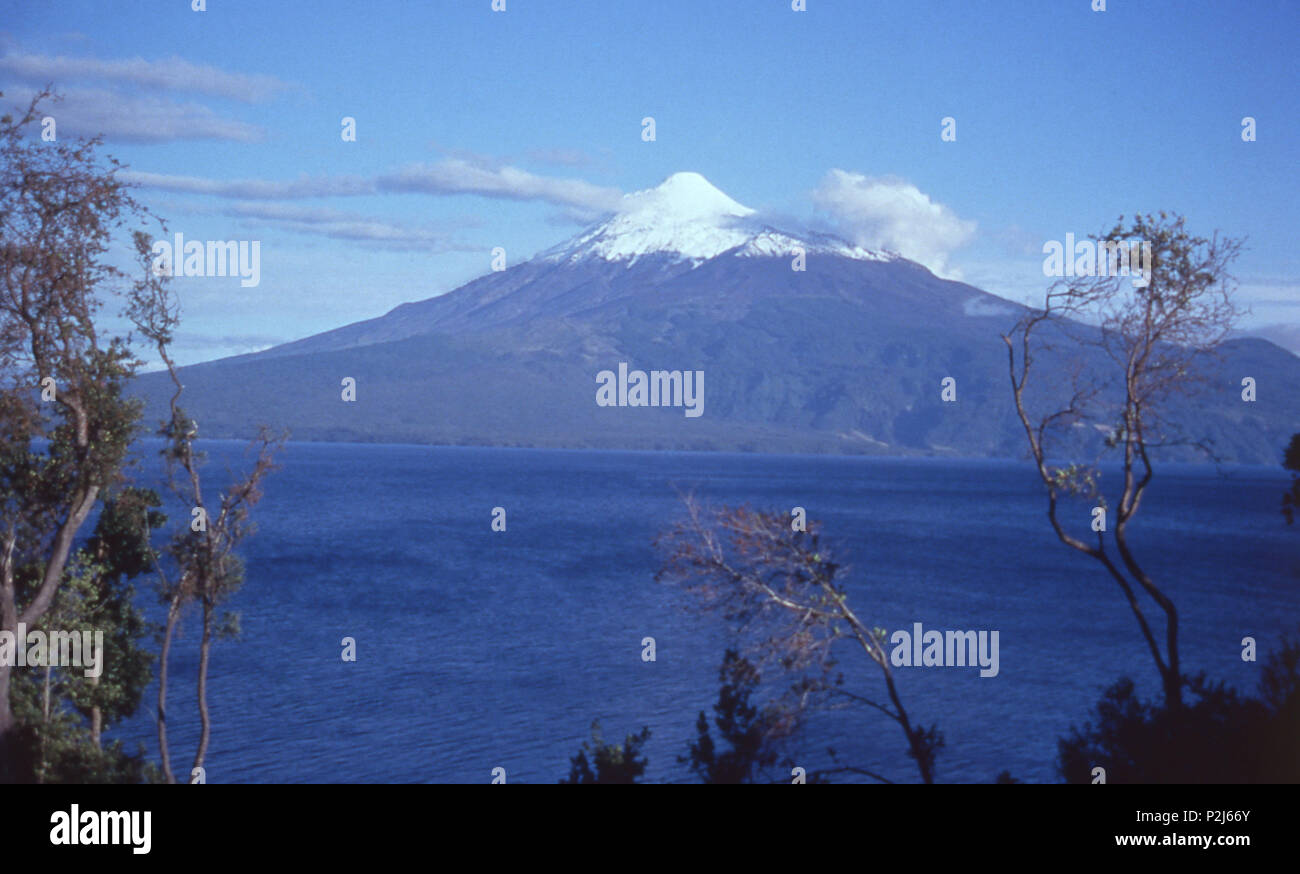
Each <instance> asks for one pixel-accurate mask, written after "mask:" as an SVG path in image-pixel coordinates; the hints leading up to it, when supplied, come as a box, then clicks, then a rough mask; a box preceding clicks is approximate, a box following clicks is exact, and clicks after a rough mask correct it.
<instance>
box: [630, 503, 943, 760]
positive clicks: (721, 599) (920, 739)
mask: <svg viewBox="0 0 1300 874" xmlns="http://www.w3.org/2000/svg"><path fill="white" fill-rule="evenodd" d="M656 544H657V546H658V547H659V548H660V549H661V551H663V552H664V553H665V559H664V562H663V565H662V566H661V568H660V570H659V572H658V573H657V574H656V577H655V578H656V579H657V580H659V581H661V582H668V583H672V584H675V585H680V586H681V587H682V588H683V589H684V590H685V591H686V592H688V593H689V594H691V595H692V596H694V597H695V598H696V600H697V602H698V603H699V605H700V607H701V608H702V609H703V610H708V611H718V612H721V613H722V614H723V616H724V617H725V618H726V619H727V620H728V621H730V622H732V623H734V624H735V625H736V627H737V628H738V629H739V630H740V631H742V632H743V633H744V634H745V635H746V636H747V637H748V639H749V640H750V641H751V643H750V645H749V646H748V649H747V657H752V658H753V659H754V660H755V661H756V663H757V665H758V666H759V667H762V666H764V665H766V664H769V663H771V664H775V665H778V666H779V667H780V668H781V669H782V670H784V671H786V672H787V673H788V675H789V676H791V677H793V678H794V679H793V681H792V682H791V685H790V689H789V691H788V693H787V705H788V706H787V707H786V709H785V710H784V713H785V714H786V716H785V719H784V723H783V725H782V726H781V731H783V732H787V733H788V732H790V731H793V730H794V727H795V725H796V724H797V720H798V719H799V716H800V714H801V713H802V712H804V711H805V710H806V709H807V708H808V707H809V706H810V705H811V704H812V702H814V701H815V700H817V699H820V698H823V697H827V696H841V697H843V698H847V699H849V700H851V701H853V702H856V703H861V704H866V705H868V706H869V707H871V708H873V709H874V710H876V711H878V712H880V713H883V714H885V715H886V716H888V717H889V718H890V719H891V720H893V721H894V722H896V723H897V724H898V726H899V728H900V729H901V730H902V731H903V735H904V737H905V738H906V740H907V749H908V754H909V755H910V756H911V758H912V759H913V760H914V761H915V762H916V766H917V769H918V771H919V772H920V776H921V780H922V782H924V783H932V782H933V781H934V760H935V755H936V753H937V752H938V750H939V749H940V748H941V747H942V745H943V738H942V736H941V735H940V734H939V733H938V731H937V730H936V729H935V727H934V726H930V727H928V728H926V727H922V726H919V725H915V724H913V722H912V720H911V718H910V717H909V716H908V713H907V710H906V709H905V708H904V707H903V702H902V698H901V697H900V696H899V694H898V688H897V686H896V685H895V683H894V676H893V671H892V669H891V667H890V662H889V655H888V653H887V652H886V650H885V645H884V642H885V639H886V632H885V631H884V629H880V628H872V627H869V626H867V625H866V624H865V623H864V622H863V621H862V620H861V619H859V618H858V616H857V614H856V613H855V612H854V610H853V609H852V608H851V607H850V606H849V598H848V592H847V591H846V590H845V588H844V584H843V582H842V580H841V577H842V574H843V570H844V569H843V568H842V567H841V566H840V565H839V564H838V563H837V562H835V561H833V560H832V558H831V556H830V552H829V549H828V548H827V547H825V546H823V545H822V543H821V535H820V531H819V525H818V524H817V523H809V524H808V530H807V531H795V530H792V526H791V523H790V521H789V520H788V519H787V518H785V517H784V516H782V515H781V514H779V513H768V512H760V511H755V510H752V509H750V508H748V507H722V508H718V509H707V508H704V507H702V506H701V505H700V504H698V503H697V502H696V501H695V500H694V499H693V498H689V497H688V498H687V499H686V516H685V518H684V519H683V520H681V521H679V522H677V523H675V524H674V525H673V526H671V527H670V528H669V529H668V530H667V531H666V532H664V533H663V534H661V535H660V537H659V538H658V539H657V541H656ZM839 641H849V642H850V643H851V644H856V648H857V649H859V650H861V652H862V653H863V654H864V655H865V656H866V657H867V659H868V661H869V662H870V663H871V664H872V665H873V666H874V669H875V671H877V672H878V673H879V675H880V679H881V680H882V681H883V682H884V686H885V693H886V695H887V696H888V703H880V702H877V701H875V700H873V699H871V698H869V697H866V696H864V695H859V694H855V693H851V692H848V691H847V690H845V689H843V688H841V683H840V679H842V678H836V679H832V672H833V670H834V669H835V667H836V664H837V663H836V662H835V660H834V659H833V658H832V648H833V647H834V645H835V644H836V643H837V642H839ZM854 770H858V769H854ZM862 773H869V772H862ZM870 776H872V777H875V778H876V779H879V780H882V781H884V782H888V781H885V780H884V778H883V777H881V776H880V775H877V774H870Z"/></svg>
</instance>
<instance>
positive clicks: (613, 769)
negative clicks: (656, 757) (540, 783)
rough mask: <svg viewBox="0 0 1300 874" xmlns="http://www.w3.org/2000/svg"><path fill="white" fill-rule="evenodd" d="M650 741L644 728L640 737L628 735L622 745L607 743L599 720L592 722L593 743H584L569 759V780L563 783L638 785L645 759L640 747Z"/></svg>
mask: <svg viewBox="0 0 1300 874" xmlns="http://www.w3.org/2000/svg"><path fill="white" fill-rule="evenodd" d="M649 739H650V729H649V728H642V729H641V731H640V733H639V734H629V735H628V736H627V737H626V738H624V740H623V743H621V744H610V743H605V741H604V738H603V737H602V736H601V732H600V721H599V720H596V721H593V722H592V723H591V740H590V741H583V743H582V749H581V750H579V751H578V754H577V755H576V756H574V757H573V758H572V759H570V760H569V762H570V766H569V778H568V779H567V780H561V781H560V782H561V783H567V784H589V785H594V784H613V783H635V782H636V781H637V778H638V777H641V776H643V775H644V774H645V769H646V760H645V758H644V757H642V755H641V748H642V747H643V746H644V745H645V742H646V741H647V740H649ZM593 765H594V767H593Z"/></svg>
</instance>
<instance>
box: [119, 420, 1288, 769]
mask: <svg viewBox="0 0 1300 874" xmlns="http://www.w3.org/2000/svg"><path fill="white" fill-rule="evenodd" d="M206 448H207V450H208V452H209V454H210V459H211V463H210V465H209V471H210V472H209V474H208V477H209V479H210V481H211V482H210V483H209V487H210V488H211V487H214V486H215V485H217V484H218V481H219V480H220V479H221V471H223V470H225V469H227V467H234V468H239V467H241V465H242V463H243V462H244V461H245V460H246V457H245V456H244V455H243V444H235V443H221V442H216V443H209V444H208V445H207V447H206ZM281 461H282V463H283V468H282V469H281V470H280V471H278V472H276V473H275V474H273V475H272V477H271V479H270V480H269V481H268V483H267V488H266V497H265V499H264V501H263V503H262V504H261V505H260V506H259V507H258V508H257V510H256V512H255V518H256V521H257V523H258V526H259V530H258V533H257V534H256V535H255V536H254V537H253V538H252V539H251V540H249V541H248V542H247V544H246V545H245V547H244V548H243V550H242V555H243V556H244V558H245V559H246V561H247V566H248V567H247V571H248V572H247V577H248V578H247V582H246V584H245V586H244V588H243V590H242V591H241V592H240V594H239V595H238V596H237V597H236V598H235V600H234V602H233V604H232V607H233V608H234V609H236V610H238V611H239V612H240V613H241V614H242V626H243V633H242V636H241V637H240V638H238V639H237V640H234V641H226V642H221V643H219V644H217V645H216V646H215V647H214V651H213V658H212V674H211V692H210V699H211V706H212V714H213V721H214V726H213V734H212V744H211V749H210V752H209V755H208V760H207V774H208V780H209V782H214V783H216V782H353V781H364V782H476V783H486V782H489V781H490V780H491V774H492V769H493V768H495V767H503V768H505V769H506V772H507V775H508V776H507V779H508V780H509V781H510V782H554V781H556V780H558V779H560V778H561V777H563V776H565V775H566V774H567V772H568V763H569V757H570V756H572V755H573V754H574V753H575V752H576V751H577V749H578V747H579V745H580V743H581V741H582V740H583V739H584V738H586V737H587V734H588V726H589V724H590V722H591V720H592V719H593V718H599V719H600V720H601V722H602V724H603V726H604V729H605V735H606V737H615V736H616V737H618V738H621V737H622V736H623V734H625V733H627V732H629V731H633V730H638V729H640V728H641V727H642V726H649V727H650V729H651V731H652V736H651V739H650V742H649V743H648V744H647V746H646V748H645V752H646V756H647V758H648V759H649V770H648V772H647V779H649V780H652V781H666V780H685V779H688V778H689V774H688V773H687V772H686V770H685V768H684V766H682V765H680V764H678V763H677V761H676V757H677V756H678V755H681V754H683V753H684V752H685V750H686V746H687V743H688V742H689V741H690V740H691V739H692V738H693V737H694V723H695V718H696V715H697V713H698V712H699V711H700V710H701V709H709V708H711V706H712V703H713V701H714V700H715V698H716V695H717V679H716V675H717V665H718V663H719V661H720V659H721V656H722V653H723V650H724V649H725V647H726V646H727V645H728V642H729V640H730V638H729V637H728V632H727V629H726V627H725V626H724V624H723V623H722V622H721V620H719V619H716V618H712V617H706V616H700V615H698V614H697V613H694V612H692V611H691V610H689V609H685V608H687V607H688V606H689V604H690V602H689V601H687V600H685V598H684V596H683V595H681V594H680V593H678V592H677V591H675V590H673V589H671V588H668V587H666V586H664V585H661V584H658V583H655V582H654V580H653V574H654V571H655V569H656V567H657V562H658V557H657V555H656V553H655V551H654V549H653V548H652V545H651V541H652V539H653V538H654V536H655V535H656V534H657V533H658V532H660V531H661V530H662V529H663V528H664V527H665V526H666V525H667V524H668V523H669V522H670V521H671V520H672V519H673V518H674V517H675V516H676V515H677V514H679V512H680V508H681V500H680V497H679V495H680V493H683V492H687V491H693V492H694V493H696V494H697V495H699V496H701V497H704V498H707V499H709V500H710V501H713V502H719V503H742V502H748V503H750V504H753V505H756V506H763V507H770V508H773V509H780V510H782V511H783V512H786V513H788V512H789V508H791V507H793V506H796V505H798V506H803V507H805V508H807V511H808V514H809V517H810V518H811V519H815V520H819V521H821V522H822V523H823V524H824V534H825V537H826V539H827V540H828V541H829V542H830V543H832V544H834V545H835V549H836V554H837V556H838V557H839V558H840V559H841V560H847V561H848V562H849V563H851V564H852V570H851V576H850V580H851V582H850V584H849V590H850V592H851V603H852V604H853V606H854V607H855V609H856V611H857V613H858V614H859V616H860V617H862V618H863V619H864V620H865V621H867V622H869V623H871V624H874V625H879V626H883V627H885V628H888V629H890V630H893V629H897V628H909V629H910V628H911V627H912V623H913V622H922V623H923V625H924V626H925V627H926V628H927V629H929V628H937V629H996V630H998V631H999V632H1000V671H999V674H998V676H996V677H991V678H981V677H980V676H979V674H978V670H977V669H971V668H899V669H897V676H898V683H899V688H900V691H901V694H902V696H903V700H904V703H905V704H906V706H907V707H908V709H909V711H910V713H911V714H912V716H913V717H914V719H915V720H917V721H919V722H922V723H925V724H929V723H937V724H938V727H939V729H940V730H941V731H942V732H943V733H944V734H945V736H946V739H947V746H946V748H945V749H944V750H943V751H942V752H941V754H940V756H939V760H938V767H937V777H938V779H939V780H940V781H944V782H969V781H985V782H986V781H991V780H992V779H993V778H994V776H995V775H996V774H997V773H998V772H999V771H1001V770H1003V769H1009V770H1010V771H1011V772H1012V773H1013V774H1014V775H1015V776H1017V777H1019V778H1020V779H1023V780H1027V781H1048V780H1055V779H1057V778H1056V774H1055V767H1054V760H1055V755H1056V741H1057V739H1058V738H1059V737H1060V736H1062V735H1063V734H1065V733H1066V732H1067V731H1068V729H1069V727H1070V725H1071V724H1072V723H1081V722H1082V721H1083V720H1084V719H1086V718H1087V716H1088V714H1089V711H1090V709H1091V708H1092V706H1093V705H1094V703H1095V702H1096V700H1097V698H1098V697H1099V695H1100V694H1101V692H1102V691H1103V689H1104V688H1105V687H1106V686H1107V685H1109V684H1110V683H1111V682H1113V681H1114V680H1115V679H1117V678H1118V677H1120V676H1121V675H1125V674H1128V675H1131V676H1133V677H1134V678H1135V679H1136V680H1137V681H1138V684H1139V690H1140V691H1143V692H1145V693H1147V694H1150V695H1154V694H1156V693H1157V692H1158V682H1157V676H1156V673H1155V670H1154V668H1153V667H1152V666H1151V662H1150V657H1149V655H1148V653H1147V652H1146V650H1145V648H1144V646H1143V644H1142V642H1141V638H1140V635H1139V632H1138V629H1137V625H1136V623H1135V621H1134V619H1133V617H1132V614H1131V613H1130V612H1129V610H1128V608H1127V606H1126V604H1125V602H1124V600H1123V598H1122V596H1121V594H1120V592H1119V590H1118V588H1117V587H1116V585H1115V584H1114V583H1113V582H1112V581H1111V580H1110V579H1109V578H1108V577H1107V576H1106V575H1105V573H1104V572H1103V571H1102V570H1101V568H1100V567H1099V566H1097V565H1096V563H1095V562H1093V561H1091V560H1090V559H1087V558H1086V557H1084V556H1081V555H1078V554H1077V553H1074V552H1073V551H1071V550H1069V549H1067V548H1066V547H1064V546H1063V545H1061V544H1060V543H1059V542H1058V541H1057V540H1056V539H1055V537H1054V535H1053V534H1052V533H1051V530H1050V528H1049V527H1048V524H1047V521H1046V517H1045V513H1044V509H1045V508H1044V502H1043V497H1042V493H1041V488H1040V487H1039V485H1038V483H1037V480H1036V478H1035V476H1034V474H1033V471H1032V469H1031V468H1030V467H1029V466H1028V464H1027V463H1023V462H990V461H948V460H900V459H874V458H841V457H803V456H800V457H792V456H765V455H733V454H713V453H632V452H585V451H547V450H512V449H477V448H431V447H420V446H392V445H352V444H304V443H295V444H290V445H289V446H287V447H286V448H285V450H284V451H283V453H282V455H281ZM140 478H141V481H142V482H147V481H148V480H149V474H148V471H142V472H141V476H140ZM1285 482H1286V477H1285V476H1284V474H1283V472H1282V470H1281V469H1280V468H1259V467H1249V468H1244V467H1237V468H1230V469H1226V470H1216V469H1215V468H1213V467H1208V466H1204V467H1203V466H1181V467H1169V468H1165V469H1162V470H1161V471H1160V472H1159V475H1158V477H1157V479H1156V481H1155V484H1154V485H1153V487H1152V489H1151V491H1150V493H1149V495H1148V497H1147V501H1146V503H1145V505H1144V507H1143V510H1142V513H1141V515H1140V517H1139V519H1138V520H1137V521H1135V522H1134V523H1133V527H1132V528H1131V529H1130V534H1131V540H1132V542H1133V545H1134V547H1135V549H1136V550H1137V551H1138V552H1139V555H1140V556H1141V557H1142V558H1143V559H1144V561H1146V562H1147V563H1148V565H1149V567H1150V569H1151V571H1152V573H1153V576H1154V577H1155V578H1156V579H1157V581H1158V582H1160V583H1161V584H1163V585H1164V586H1165V587H1166V590H1167V591H1168V592H1169V593H1170V594H1171V595H1172V597H1173V598H1174V599H1175V601H1176V603H1177V604H1178V606H1179V608H1180V611H1181V615H1182V640H1183V657H1184V661H1185V663H1186V668H1187V669H1188V670H1189V671H1197V670H1206V671H1207V672H1209V673H1211V674H1212V675H1213V676H1215V677H1218V678H1221V679H1225V680H1227V681H1229V682H1230V683H1232V684H1234V685H1237V686H1239V687H1241V688H1243V689H1247V690H1250V691H1253V689H1254V687H1255V683H1256V679H1257V675H1258V671H1259V664H1249V663H1245V662H1243V661H1242V660H1241V657H1240V652H1241V646H1240V641H1241V639H1242V637H1244V636H1247V635H1250V636H1253V637H1255V638H1256V639H1257V640H1258V641H1259V645H1260V651H1261V662H1260V664H1262V660H1263V656H1264V655H1267V653H1268V652H1269V650H1270V648H1271V647H1273V646H1275V645H1276V643H1277V641H1278V639H1279V637H1280V636H1281V634H1282V633H1283V632H1285V631H1287V630H1294V629H1295V628H1296V624H1297V622H1300V587H1298V586H1297V582H1298V581H1300V557H1297V556H1298V553H1300V547H1298V544H1300V532H1296V531H1294V530H1288V529H1287V527H1286V525H1285V523H1284V522H1283V520H1282V518H1281V516H1280V514H1279V513H1278V505H1279V499H1280V494H1281V492H1282V490H1283V487H1284V483H1285ZM495 506H502V507H505V508H506V511H507V530H506V532H504V533H494V532H492V531H491V530H490V519H491V510H492V508H493V507H495ZM1078 512H1080V513H1081V514H1082V516H1083V517H1084V518H1085V519H1086V517H1087V508H1086V507H1080V508H1079V509H1078ZM172 518H173V520H179V519H181V518H188V513H185V514H184V515H183V517H182V511H180V510H174V511H173V512H172ZM140 585H141V589H142V599H143V600H148V593H147V587H146V584H144V583H143V582H142V583H141V584H140ZM149 603H151V604H152V601H149ZM151 609H153V608H152V607H151ZM1153 609H1154V608H1153ZM154 612H155V614H157V611H156V610H154ZM189 628H190V631H189V633H188V634H187V636H186V638H185V639H184V640H182V641H180V642H179V644H178V646H177V650H176V653H175V655H174V662H173V672H174V678H175V679H174V682H173V684H172V687H171V692H170V707H169V713H170V720H169V721H170V723H171V739H172V746H173V750H174V764H175V767H176V769H177V772H178V773H181V774H183V773H185V772H187V771H188V762H189V758H190V757H191V756H192V754H193V747H194V741H195V738H196V735H197V714H196V712H195V707H194V698H193V691H192V690H193V682H192V678H193V675H194V668H195V663H196V658H195V647H196V638H197V632H196V631H195V622H194V621H193V617H191V622H190V625H189ZM647 636H652V637H654V638H655V640H656V642H657V661H655V662H643V661H642V659H641V649H642V648H641V640H642V638H644V637H647ZM343 637H353V638H355V639H356V641H357V651H358V660H357V661H356V662H355V663H345V662H343V661H342V660H341V658H340V653H341V646H340V640H341V639H342V638H343ZM841 656H842V658H843V669H844V671H845V673H846V674H847V675H848V676H849V677H850V678H857V682H856V683H855V684H854V688H855V689H857V690H858V691H861V692H864V693H869V694H873V695H875V694H878V693H879V690H880V684H879V683H878V681H877V675H876V674H875V673H874V672H873V669H872V667H871V666H870V665H869V664H867V663H865V661H864V660H863V659H862V658H861V657H860V655H859V654H857V653H854V652H852V651H851V650H849V649H848V648H847V647H846V649H845V650H844V651H843V652H842V653H841ZM146 703H147V707H146V709H147V710H148V711H149V712H147V713H141V714H140V715H138V716H137V717H136V718H135V719H133V720H132V721H131V722H129V723H128V724H126V725H124V726H122V727H120V728H119V729H118V730H117V731H115V732H114V733H113V735H112V736H115V737H119V738H122V739H125V740H127V741H128V742H129V743H134V742H135V741H136V740H140V741H143V742H144V743H145V744H146V745H147V747H148V750H149V754H150V757H151V758H156V755H157V745H156V739H155V735H154V728H153V723H152V710H151V708H152V705H153V692H152V691H151V692H150V696H149V698H148V699H146ZM827 746H833V747H835V749H836V750H837V752H838V754H839V756H840V759H841V760H842V761H843V762H845V763H850V764H854V765H858V766H862V767H868V768H871V769H873V770H876V771H878V772H881V773H884V774H886V775H887V776H889V777H891V778H892V779H897V780H906V781H912V780H915V779H916V777H915V769H914V767H913V766H912V765H911V764H910V761H909V760H908V759H907V757H906V755H905V751H904V743H903V739H902V736H901V732H900V731H899V730H898V728H897V726H896V725H895V724H894V723H892V722H890V721H888V720H887V719H885V718H884V717H882V716H879V715H873V714H872V713H870V712H863V711H857V710H855V711H842V712H831V713H825V714H822V715H820V716H818V717H816V718H815V719H813V720H812V721H811V723H810V724H809V726H808V727H807V729H806V731H805V732H804V734H803V735H802V736H801V737H800V738H799V740H798V743H797V744H796V745H795V747H794V749H793V750H792V752H793V754H794V756H795V759H796V760H797V762H798V763H800V764H804V763H807V766H808V767H809V768H810V769H811V768H814V767H821V766H824V765H827V764H828V763H829V760H828V758H827V755H826V753H825V748H826V747H827ZM843 779H846V780H847V779H852V778H843Z"/></svg>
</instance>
